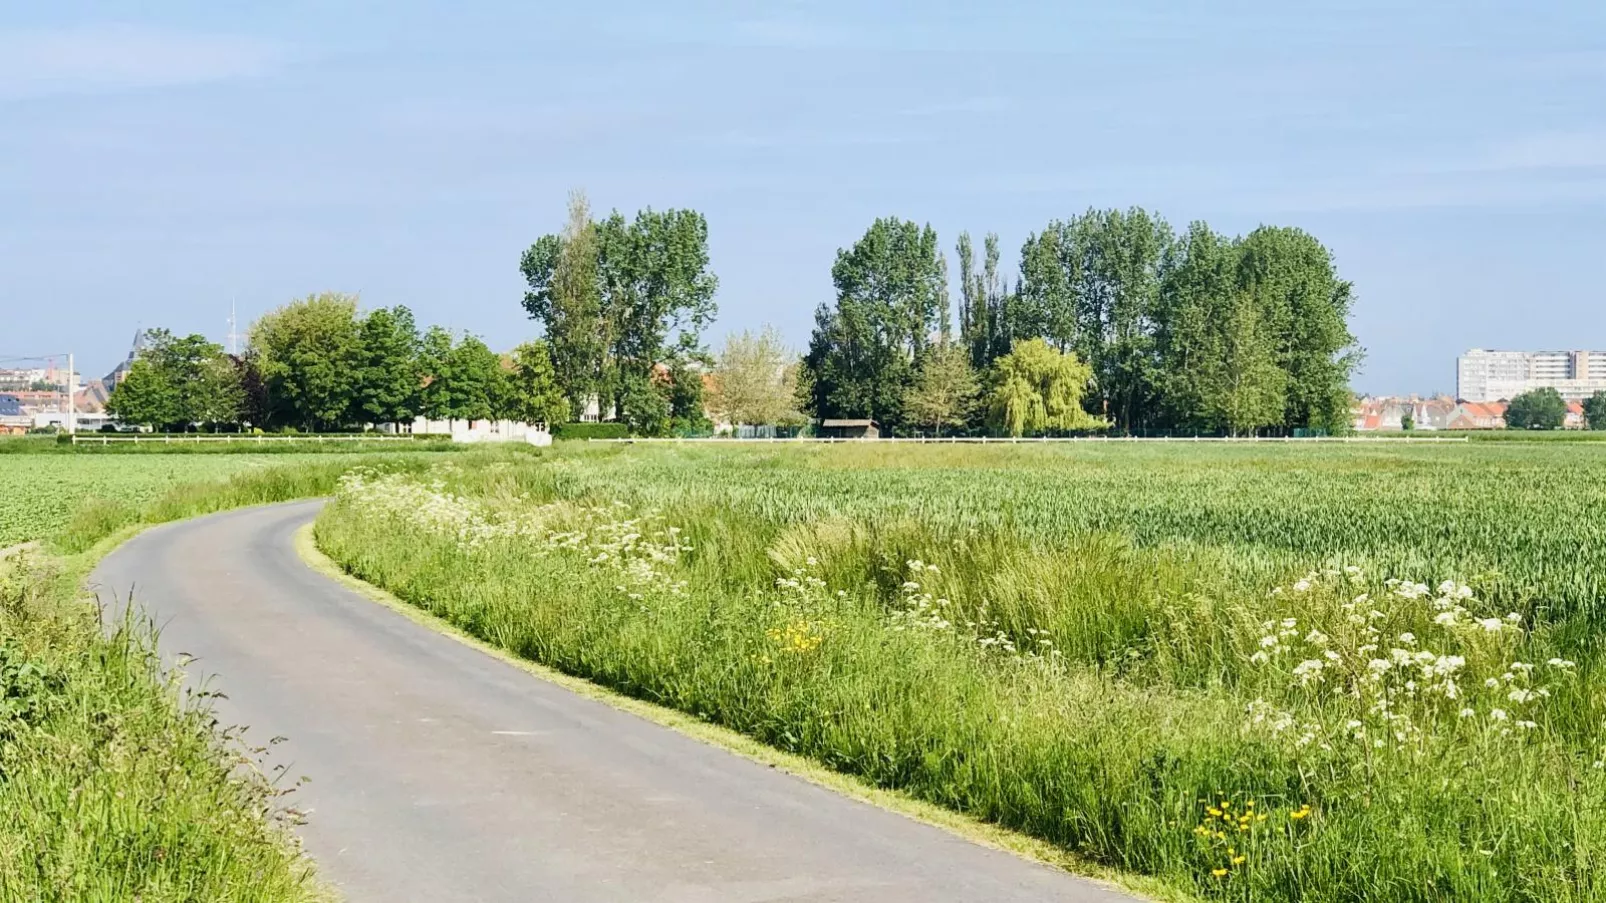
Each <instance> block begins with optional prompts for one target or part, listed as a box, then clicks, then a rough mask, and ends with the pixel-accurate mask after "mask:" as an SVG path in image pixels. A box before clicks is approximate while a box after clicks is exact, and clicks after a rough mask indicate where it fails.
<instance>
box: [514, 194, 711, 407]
mask: <svg viewBox="0 0 1606 903" xmlns="http://www.w3.org/2000/svg"><path fill="white" fill-rule="evenodd" d="M521 269H522V270H523V272H524V276H525V280H526V282H527V283H528V284H529V286H530V290H529V291H528V292H527V293H526V294H525V298H524V306H525V309H526V310H528V311H529V313H530V316H531V317H533V318H535V319H538V320H541V321H542V323H543V325H544V327H545V331H546V337H547V339H548V341H549V342H550V344H551V352H550V353H551V355H552V359H553V364H554V367H555V369H556V370H557V373H558V379H559V382H560V383H561V384H562V385H563V386H564V391H565V393H566V394H567V395H568V396H569V399H570V403H571V407H572V408H573V410H574V413H575V414H576V416H578V415H579V414H581V413H582V412H583V411H584V409H585V407H586V405H587V404H588V403H589V402H590V401H591V400H592V398H593V397H596V398H598V399H599V402H600V401H601V400H603V399H608V398H611V399H612V400H613V402H614V405H615V407H617V408H619V409H622V408H623V399H624V395H625V393H626V391H627V384H630V383H632V382H634V383H639V382H640V381H642V380H650V379H651V376H652V373H653V371H654V368H656V367H657V366H658V365H660V364H663V363H665V361H666V360H668V359H670V358H672V357H674V356H675V355H676V354H681V355H689V354H693V353H695V352H697V351H698V350H699V346H698V343H699V341H700V336H701V332H702V330H703V329H704V328H706V327H707V325H708V324H709V323H710V322H711V321H712V320H713V317H714V314H715V312H716V307H715V305H714V300H713V299H714V292H715V291H716V290H717V289H718V287H719V280H718V278H717V277H715V276H714V274H713V273H712V272H711V271H710V270H709V256H708V223H707V220H705V219H704V218H703V215H702V214H700V213H698V212H696V211H695V210H665V211H662V212H659V211H654V210H651V209H647V210H643V211H641V212H639V213H637V214H636V218H635V219H634V220H633V221H627V220H626V219H625V218H624V216H623V215H622V214H620V213H619V212H618V211H614V212H613V213H612V214H611V215H610V216H609V217H608V218H607V219H606V220H603V221H602V222H600V223H593V222H592V221H591V218H590V208H589V206H588V205H587V204H586V201H585V196H584V195H583V194H580V193H575V194H574V195H572V196H571V199H570V205H569V222H568V225H567V226H566V227H565V229H564V232H563V234H562V235H548V236H543V237H542V238H541V239H539V240H538V241H537V242H536V243H535V244H534V245H532V246H531V247H530V249H529V250H528V251H526V252H525V254H524V258H523V261H522V264H521ZM671 336H673V341H671ZM639 388H640V387H639V385H635V386H631V387H629V388H628V391H630V392H637V391H638V390H639ZM604 407H606V405H604Z"/></svg>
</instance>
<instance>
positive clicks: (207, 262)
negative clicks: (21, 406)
mask: <svg viewBox="0 0 1606 903" xmlns="http://www.w3.org/2000/svg"><path fill="white" fill-rule="evenodd" d="M573 188H583V189H584V190H585V191H586V192H587V193H588V194H589V196H590V198H591V201H592V204H593V206H594V207H595V208H597V209H598V210H599V211H606V210H609V209H611V208H619V209H620V210H622V211H625V212H626V213H627V214H629V213H631V212H633V211H635V210H636V209H639V208H642V207H648V206H650V207H654V208H659V209H662V208H667V207H690V208H695V209H697V210H700V211H702V212H703V213H704V214H705V215H706V216H707V218H708V222H709V228H710V250H711V253H712V257H713V269H714V271H715V272H716V273H717V274H718V276H719V279H720V290H719V293H718V296H717V301H718V303H719V307H720V316H719V319H718V320H717V321H716V323H715V325H714V327H713V328H712V330H710V332H709V334H708V336H707V338H708V340H709V342H710V343H711V344H714V345H717V344H718V343H719V342H720V341H721V340H722V338H723V337H724V335H725V334H727V333H728V332H730V331H733V330H742V329H756V328H760V327H762V326H763V325H766V324H772V325H774V326H776V327H777V328H779V329H780V330H781V331H782V333H783V335H784V336H785V337H786V338H787V339H788V340H789V341H790V342H791V343H792V344H793V345H795V346H797V347H798V348H802V347H803V346H805V345H806V343H807V341H808V336H809V331H810V328H811V325H812V322H813V310H814V307H815V306H816V305H817V304H819V303H821V302H823V301H829V300H831V298H832V287H831V280H830V267H831V263H832V261H833V259H834V257H835V254H836V250H837V249H838V248H841V247H846V246H847V245H849V244H851V243H852V242H853V241H854V240H855V239H856V238H858V237H859V236H860V235H862V234H863V232H864V230H865V228H866V227H867V226H868V225H869V224H870V222H871V221H872V220H874V219H875V218H876V217H878V216H898V217H901V218H906V219H914V220H918V221H921V222H929V223H931V225H933V226H934V227H935V228H936V229H937V231H938V234H939V236H940V237H941V239H942V242H943V244H944V246H945V247H947V248H949V249H951V248H952V247H953V242H954V239H955V238H956V237H957V236H958V234H959V232H961V231H965V230H968V231H970V232H971V233H972V234H973V235H977V236H979V235H980V234H982V233H985V232H988V231H996V232H997V233H999V235H1000V239H1001V242H1002V244H1003V247H1004V249H1005V253H1004V262H1005V264H1006V267H1007V268H1009V269H1011V270H1012V269H1013V266H1014V263H1015V261H1016V260H1017V259H1018V256H1019V255H1018V249H1019V248H1020V246H1021V243H1022V242H1023V241H1024V240H1025V239H1026V237H1027V236H1028V235H1029V234H1031V233H1032V232H1034V231H1038V230H1040V229H1041V228H1042V227H1043V226H1044V225H1045V224H1046V223H1048V222H1049V221H1050V220H1053V219H1056V218H1065V217H1069V216H1072V215H1075V214H1077V213H1080V212H1082V211H1083V210H1085V209H1087V208H1089V207H1110V206H1117V207H1128V206H1133V205H1138V206H1143V207H1146V208H1148V209H1150V210H1152V211H1156V212H1158V213H1159V214H1161V215H1162V216H1164V217H1165V218H1166V219H1168V220H1169V221H1170V222H1171V223H1173V224H1174V225H1175V226H1176V227H1177V228H1178V229H1181V228H1182V227H1184V226H1185V225H1186V224H1187V223H1188V222H1189V221H1192V220H1197V219H1203V220H1206V221H1208V222H1209V223H1210V224H1211V225H1213V226H1215V227H1216V228H1217V229H1219V230H1222V231H1227V232H1232V233H1239V232H1244V231H1248V230H1250V229H1253V228H1254V227H1255V226H1257V225H1259V224H1262V223H1269V224H1276V225H1289V226H1297V227H1300V228H1302V229H1305V230H1306V231H1309V232H1311V233H1312V234H1314V235H1315V236H1316V237H1318V238H1319V239H1320V240H1321V241H1323V242H1324V243H1325V244H1326V245H1327V246H1328V247H1329V248H1330V249H1331V250H1332V252H1333V254H1334V257H1335V260H1336V262H1337V266H1338V269H1339V272H1340V275H1341V276H1343V277H1344V278H1346V279H1349V280H1352V281H1353V282H1354V284H1355V295H1356V298H1357V301H1356V304H1355V308H1354V315H1353V319H1352V329H1353V331H1354V332H1355V334H1356V335H1357V337H1358V338H1359V340H1360V343H1361V344H1362V345H1363V346H1364V347H1365V349H1366V359H1365V363H1364V364H1363V367H1362V369H1361V371H1360V373H1359V374H1358V375H1357V377H1356V379H1355V380H1354V384H1355V387H1356V388H1357V389H1358V390H1361V391H1364V392H1373V393H1405V392H1423V393H1425V392H1430V391H1436V390H1437V391H1450V392H1453V391H1454V359H1455V356H1456V355H1457V354H1458V353H1460V352H1461V351H1463V350H1465V349H1467V348H1470V347H1483V348H1519V349H1551V348H1597V349H1598V348H1603V347H1606V292H1603V290H1602V288H1601V286H1602V280H1601V278H1600V277H1599V275H1598V272H1597V270H1596V266H1597V265H1598V264H1599V262H1600V261H1601V259H1602V258H1603V257H1606V4H1603V3H1600V2H1598V0H1546V2H1543V3H1521V2H1488V0H1412V2H1410V3H1400V2H1398V0H1350V2H1333V0H1311V2H1300V3H1287V2H1285V0H1238V2H1204V0H1200V2H1192V3H1186V4H1180V3H1176V2H1174V0H1170V2H1168V0H1121V2H1108V3H1076V2H1069V0H997V2H994V3H979V2H974V0H972V2H967V3H961V2H957V0H919V2H914V0H816V2H808V3H803V2H767V3H759V2H747V3H742V2H716V0H676V2H674V3H662V2H647V0H612V2H609V3H598V4H588V3H563V4H554V3H549V2H535V3H531V2H520V0H478V2H472V3H468V2H464V3H448V2H422V0H383V2H381V0H358V2H334V0H280V2H277V3H273V4H223V3H217V2H215V0H197V2H178V0H175V2H162V0H138V2H93V3H91V2H77V0H52V2H51V3H31V4H24V3H20V2H13V3H4V4H0V358H4V357H8V356H13V355H22V354H44V353H55V352H64V351H74V352H76V354H77V358H78V360H79V361H80V362H81V368H82V369H83V370H86V371H89V372H90V373H91V374H94V375H98V374H99V373H100V372H103V371H106V370H109V369H110V368H111V367H112V366H113V364H115V363H116V362H117V361H118V360H120V359H121V358H122V357H123V356H124V355H126V354H127V352H128V347H129V344H130V340H131V338H132V336H133V334H134V332H135V330H136V329H137V328H139V327H152V326H161V327H166V328H169V329H172V330H174V331H176V332H181V333H188V332H200V333H204V334H207V335H210V336H213V337H214V338H216V339H217V340H219V341H223V340H224V339H225V335H226V333H227V331H228V323H227V320H228V317H229V309H230V304H231V302H232V303H233V304H235V305H236V307H237V309H238V311H239V319H240V322H241V324H242V329H243V325H244V324H245V323H248V322H249V320H250V319H252V318H254V317H255V316H257V315H259V314H261V313H263V312H264V311H266V310H269V309H272V308H273V307H276V306H278V305H280V304H283V303H285V302H287V301H289V300H292V299H294V298H296V297H301V296H305V295H307V294H309V293H312V292H319V291H345V292H353V293H359V294H360V296H361V298H362V300H363V303H364V304H365V305H369V306H378V305H391V304H406V305H408V306H409V307H411V308H412V309H413V310H414V312H415V313H416V314H417V316H418V318H419V320H420V321H421V322H423V323H440V324H442V325H447V326H450V327H452V328H453V329H458V330H468V331H471V332H474V333H476V334H479V335H481V336H482V337H484V338H485V339H486V340H487V341H488V342H490V344H491V345H492V346H493V347H500V348H508V347H511V346H512V345H514V344H516V343H518V342H520V341H523V340H525V339H528V338H531V337H533V336H535V335H537V334H538V332H539V330H538V328H537V325H536V324H535V323H533V322H531V321H530V320H529V319H527V317H526V315H525V313H524V310H523V308H522V307H521V305H520V300H521V298H522V295H523V280H522V278H521V276H520V275H519V271H518V262H519V256H520V254H521V253H522V251H523V250H524V249H525V248H526V247H528V245H529V244H530V243H531V242H533V241H534V240H535V239H536V238H538V237H539V236H540V235H542V234H544V233H548V232H555V231H557V230H558V229H559V228H560V227H561V226H562V223H563V216H564V204H565V199H566V196H567V194H568V192H569V190H570V189H573ZM953 269H954V270H955V272H957V267H953Z"/></svg>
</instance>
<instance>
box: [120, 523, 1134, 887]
mask: <svg viewBox="0 0 1606 903" xmlns="http://www.w3.org/2000/svg"><path fill="white" fill-rule="evenodd" d="M318 505H319V503H317V502H308V503H294V504H288V505H277V506H271V507H265V508H254V509H247V510H242V511H235V512H230V513H226V514H220V515H214V516H212V517H206V518H201V519H199V520H193V521H186V522H182V523H177V524H170V525H167V526H163V527H159V528H156V529H153V530H150V531H149V532H147V533H145V534H143V535H141V536H139V537H137V538H135V539H134V540H132V541H130V542H129V543H128V544H127V545H125V546H123V547H122V548H120V549H118V550H117V551H116V552H114V553H113V554H112V555H110V556H109V557H108V558H106V560H105V561H104V562H103V563H102V565H101V567H100V568H99V570H98V571H96V574H95V581H96V584H97V586H98V588H99V590H100V592H101V594H102V598H103V599H107V600H109V599H110V596H111V595H112V594H113V593H115V594H116V596H117V598H118V599H122V598H124V597H125V596H126V594H127V593H128V591H129V589H130V587H132V588H133V591H134V596H135V601H136V603H137V604H138V605H140V606H142V607H144V608H145V609H147V610H148V611H150V612H151V613H152V614H153V615H154V617H155V618H156V621H157V623H158V624H159V625H160V626H161V628H162V636H161V646H162V650H163V654H164V657H169V658H171V657H173V656H176V655H179V654H188V655H192V656H195V657H196V658H197V659H198V661H197V663H196V664H194V665H193V666H192V667H191V671H192V672H194V671H200V672H203V673H205V674H208V675H215V677H214V678H213V686H214V687H215V688H217V689H219V690H221V691H222V692H224V693H225V694H227V699H226V700H223V701H221V702H220V703H219V714H220V716H221V717H222V718H223V720H224V722H225V723H234V724H244V725H249V732H248V734H247V737H248V739H250V740H252V741H254V743H256V744H259V745H260V744H264V743H266V742H267V741H268V739H269V738H271V737H274V736H281V735H282V736H284V737H287V738H289V739H288V741H286V742H284V743H282V744H280V745H278V746H277V747H276V748H275V750H274V752H273V753H272V755H273V758H272V759H271V760H270V761H271V762H274V763H285V764H286V765H287V766H288V767H289V773H290V774H291V775H305V776H307V777H308V778H310V783H309V784H308V785H307V786H306V787H304V788H303V789H302V790H301V791H299V792H298V794H297V796H296V799H297V800H298V801H299V802H298V805H300V806H302V807H304V808H307V809H310V810H311V811H310V815H309V819H310V820H309V822H308V824H307V825H306V827H305V828H304V829H302V830H303V836H304V837H305V838H306V842H307V847H308V849H309V850H310V852H311V853H312V855H313V856H314V857H315V858H316V859H317V861H318V863H319V868H320V871H321V873H322V874H323V876H324V877H325V878H326V879H328V880H329V881H330V882H332V883H333V884H334V885H335V886H336V887H338V888H339V889H340V890H341V891H342V892H343V893H344V895H345V897H346V899H347V900H349V901H352V903H370V901H372V903H400V901H430V903H445V901H483V903H503V901H509V903H510V901H521V903H522V901H561V903H593V901H621V903H622V901H632V903H635V901H666V903H668V901H675V903H679V901H685V903H693V901H695V903H741V901H782V900H786V901H828V900H829V901H878V903H879V901H885V903H898V901H911V903H912V901H920V903H945V901H975V903H1012V901H1039V900H1058V901H1075V903H1118V901H1123V900H1127V899H1128V898H1127V897H1125V896H1122V895H1120V894H1117V893H1114V892H1112V891H1108V890H1105V889H1103V888H1100V887H1098V886H1095V885H1093V884H1092V883H1089V882H1085V881H1081V880H1078V879H1075V878H1072V877H1070V876H1068V875H1065V874H1062V873H1060V872H1058V871H1055V870H1053V869H1049V868H1046V867H1043V866H1039V865H1035V864H1033V863H1030V862H1026V861H1024V860H1021V859H1017V858H1015V857H1013V856H1011V855H1009V854H1006V853H1002V852H998V851H995V850H991V849H987V848H984V847H981V846H977V845H975V844H972V843H970V842H968V841H965V840H963V839H960V838H957V837H955V836H953V835H950V834H948V833H946V832H943V831H941V830H938V829H936V828H932V827H929V826H926V825H923V824H919V823H917V822H915V821H912V820H910V819H907V818H904V817H902V816H900V815H896V814H893V813H889V812H885V811H882V810H880V809H877V808H875V807H872V806H869V805H866V804H863V803H859V802H855V801H852V800H849V799H846V798H843V797H840V796H837V795H836V794H833V793H831V792H830V791H828V790H825V789H822V788H820V787H817V786H814V785H812V784H809V783H808V782H806V781H803V780H801V779H799V778H795V777H792V776H790V775H787V774H785V773H783V772H779V771H776V770H774V769H771V768H768V767H766V766H764V765H761V764H758V763H755V762H752V761H749V760H747V759H744V758H741V757H740V756H737V755H734V754H732V753H729V752H726V751H724V750H721V749H718V748H715V747H712V746H708V745H706V744H704V743H702V742H699V741H697V740H694V739H691V738H689V737H686V736H683V735H681V734H678V733H676V732H674V731H672V730H670V729H668V728H665V727H662V726H659V725H657V724H653V723H651V722H649V721H645V720H643V719H641V718H638V717H636V716H634V715H630V714H627V713H625V712H621V711H618V710H615V709H613V708H610V707H609V706H607V705H605V704H603V703H600V702H597V701H595V700H592V699H588V698H585V697H582V696H578V695H576V694H574V693H571V692H569V691H568V690H565V689H563V688H562V687H559V686H557V685H555V684H552V683H549V682H547V681H543V680H541V679H539V678H537V677H534V676H532V675H530V674H528V673H526V672H525V671H522V670H520V669H518V668H516V667H514V666H512V665H509V664H507V663H505V662H502V661H499V660H497V659H495V658H493V657H491V656H488V655H486V654H484V653H481V652H479V651H477V650H475V649H473V648H471V647H469V646H466V645H464V644H462V643H460V642H457V641H455V640H453V639H451V638H450V637H446V636H443V635H441V634H438V633H435V632H433V631H431V630H430V629H428V628H427V627H424V626H421V625H419V624H416V623H414V622H412V621H410V620H408V619H407V618H405V617H403V616H401V615H399V614H397V613H395V612H393V611H391V610H389V609H387V608H385V607H383V606H381V605H378V604H375V603H374V602H372V601H369V600H367V599H365V598H363V597H362V596H360V595H358V594H357V593H354V592H352V591H350V590H349V589H346V588H345V587H343V586H341V585H339V584H337V583H335V582H334V581H331V580H329V579H327V578H326V577H324V576H322V575H320V574H318V573H316V572H314V571H313V570H311V569H310V568H308V567H307V566H306V565H305V564H303V563H302V562H301V560H300V559H299V558H298V557H297V555H296V553H295V551H294V549H293V547H292V537H293V535H294V533H295V531H296V530H297V528H299V527H300V526H302V525H303V524H305V523H307V522H308V521H309V520H311V519H312V518H313V516H314V515H315V514H316V513H317V510H318ZM531 591H532V592H538V591H539V588H536V587H532V590H531Z"/></svg>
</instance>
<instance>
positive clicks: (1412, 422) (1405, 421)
mask: <svg viewBox="0 0 1606 903" xmlns="http://www.w3.org/2000/svg"><path fill="white" fill-rule="evenodd" d="M1400 429H1402V430H1404V431H1405V432H1407V433H1409V432H1411V431H1412V430H1414V429H1416V418H1415V417H1412V416H1411V412H1410V411H1406V412H1405V413H1404V414H1401V415H1400Z"/></svg>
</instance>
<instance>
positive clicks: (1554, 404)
mask: <svg viewBox="0 0 1606 903" xmlns="http://www.w3.org/2000/svg"><path fill="white" fill-rule="evenodd" d="M1566 423H1567V402H1566V400H1564V399H1563V398H1562V397H1561V393H1560V392H1557V391H1556V390H1555V389H1551V388H1544V389H1530V390H1529V391H1527V392H1524V393H1522V394H1521V395H1518V396H1517V397H1516V398H1513V399H1511V402H1510V404H1508V405H1507V406H1506V428H1507V429H1512V430H1559V429H1561V428H1562V427H1563V426H1565V425H1566Z"/></svg>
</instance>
